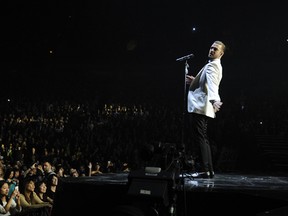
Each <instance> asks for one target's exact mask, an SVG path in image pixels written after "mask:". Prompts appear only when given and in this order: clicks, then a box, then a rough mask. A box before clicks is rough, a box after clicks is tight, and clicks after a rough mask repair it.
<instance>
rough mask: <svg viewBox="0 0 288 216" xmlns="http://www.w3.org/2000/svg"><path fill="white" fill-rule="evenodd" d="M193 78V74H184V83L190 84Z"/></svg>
mask: <svg viewBox="0 0 288 216" xmlns="http://www.w3.org/2000/svg"><path fill="white" fill-rule="evenodd" d="M194 79H195V77H194V76H191V75H186V84H191V82H192V81H193V80H194Z"/></svg>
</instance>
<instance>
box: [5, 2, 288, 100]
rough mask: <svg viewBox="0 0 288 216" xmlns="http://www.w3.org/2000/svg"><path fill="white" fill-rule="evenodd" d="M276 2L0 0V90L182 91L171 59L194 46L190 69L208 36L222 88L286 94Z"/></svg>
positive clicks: (285, 45)
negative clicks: (216, 45) (216, 52)
mask: <svg viewBox="0 0 288 216" xmlns="http://www.w3.org/2000/svg"><path fill="white" fill-rule="evenodd" d="M282 2H283V3H277V4H276V3H273V2H270V3H263V2H261V5H253V6H251V5H250V4H249V3H247V4H245V3H243V2H239V3H237V2H236V3H235V2H233V1H227V2H225V1H223V2H221V1H214V2H212V3H211V2H208V1H192V0H179V1H163V0H160V1H140V0H134V1H133V0H117V1H111V0H110V1H109V0H97V1H89V2H88V1H87V2H86V1H78V2H76V1H67V2H66V1H65V2H64V1H59V2H56V1H45V2H43V1H34V2H31V1H30V2H28V3H27V1H23V2H19V3H17V4H16V3H15V2H10V3H9V2H8V3H5V5H4V3H2V6H1V18H2V19H1V35H0V39H1V40H0V48H1V70H2V73H1V74H2V82H3V83H2V87H3V89H4V91H3V92H2V94H1V95H2V96H5V97H6V96H7V95H9V94H11V95H18V94H19V95H21V94H28V95H35V94H37V95H38V96H42V95H55V94H59V95H60V94H63V93H65V95H66V94H71V95H75V96H76V95H79V96H81V95H83V94H84V95H89V96H91V95H92V96H93V95H94V94H105V93H106V95H107V97H110V96H112V95H113V96H117V95H118V96H120V97H123V95H124V96H125V97H129V96H131V98H136V97H137V98H140V97H153V96H155V95H158V94H159V95H161V96H160V97H162V98H163V97H170V96H169V95H170V94H171V98H174V97H175V98H177V97H179V96H180V97H182V90H183V82H182V81H183V77H184V64H183V63H182V62H176V61H175V60H176V58H178V57H181V56H184V55H187V54H191V53H193V54H194V58H193V59H191V60H189V65H190V68H189V69H190V73H191V74H194V73H196V72H197V70H198V69H199V68H200V67H202V65H203V63H204V62H205V60H206V56H207V53H208V49H209V47H210V45H211V43H212V42H213V41H214V40H222V41H223V42H224V43H226V45H227V47H228V50H227V52H226V54H225V56H224V57H223V60H222V62H223V68H224V71H223V72H224V76H223V81H222V85H223V88H222V91H223V94H224V95H225V94H227V97H228V93H231V92H234V93H236V94H240V93H241V92H242V93H243V91H244V92H245V91H248V92H249V91H251V88H252V90H253V88H257V91H256V92H254V93H261V92H266V91H268V90H269V88H270V90H271V86H272V88H273V89H275V93H277V92H278V91H281V92H283V91H284V92H287V89H286V86H285V85H286V83H287V72H288V71H287V63H286V61H287V57H288V56H287V49H288V42H287V38H288V35H287V34H288V27H287V26H288V25H287V23H286V22H287V20H288V19H287V16H288V15H287V14H288V13H286V5H285V1H282ZM276 73H277V75H276ZM251 86H253V87H251ZM259 88H260V90H259ZM267 88H268V89H267ZM35 89H36V90H37V91H35ZM31 90H32V91H31ZM258 91H259V92H258ZM270 92H271V94H272V92H274V91H270Z"/></svg>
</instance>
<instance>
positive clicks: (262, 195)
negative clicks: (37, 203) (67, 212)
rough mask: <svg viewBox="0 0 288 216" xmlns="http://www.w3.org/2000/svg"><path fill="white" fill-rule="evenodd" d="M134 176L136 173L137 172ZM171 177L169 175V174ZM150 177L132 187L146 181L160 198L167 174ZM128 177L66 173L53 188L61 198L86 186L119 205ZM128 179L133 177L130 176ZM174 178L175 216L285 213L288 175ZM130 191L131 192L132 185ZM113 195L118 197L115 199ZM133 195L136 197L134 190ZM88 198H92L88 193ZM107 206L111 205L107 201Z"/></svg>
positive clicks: (234, 174)
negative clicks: (78, 175)
mask: <svg viewBox="0 0 288 216" xmlns="http://www.w3.org/2000/svg"><path fill="white" fill-rule="evenodd" d="M132 176H133V175H132ZM136 176H137V177H139V174H137V175H136ZM181 176H184V177H181ZM174 177H175V176H172V178H174ZM153 178H154V177H152V178H150V177H148V178H147V176H143V178H141V176H140V181H137V185H136V191H137V187H140V188H139V190H141V187H142V185H141V184H143V188H145V187H146V186H147V185H148V188H151V191H152V194H153V192H154V191H153V190H156V193H157V196H158V195H159V196H160V198H163V197H162V196H165V193H164V192H163V193H162V191H161V190H165V187H164V188H163V187H162V186H163V184H164V185H165V184H166V183H167V182H168V183H167V188H168V189H166V190H168V192H169V190H170V189H169V187H170V186H169V185H170V180H171V176H165V175H164V176H161V178H160V179H159V178H157V177H156V178H155V181H154V180H153ZM128 179H129V174H128V173H113V174H100V175H98V176H93V177H78V178H71V177H69V178H64V179H61V181H60V185H59V187H60V189H59V190H58V189H57V193H58V197H60V198H61V199H62V200H63V198H65V197H67V196H66V195H65V194H68V196H69V194H70V193H69V190H75V189H77V188H78V189H80V190H82V188H87V187H88V188H90V189H91V191H92V192H93V193H94V191H95V193H96V194H97V193H98V194H99V195H100V196H102V199H103V197H104V196H106V197H107V196H110V197H111V194H112V196H113V197H114V199H113V200H112V202H116V205H118V203H117V202H120V203H121V205H122V204H123V202H125V201H123V200H125V198H123V197H126V193H127V191H128V190H129V187H130V186H129V183H128V182H129V181H128ZM131 179H132V180H134V177H133V178H130V180H131ZM176 179H177V182H179V184H180V187H177V189H175V190H174V189H173V193H175V202H174V203H173V205H174V208H175V209H176V210H175V212H176V213H175V215H178V216H188V215H189V216H190V215H195V214H196V213H195V212H197V214H199V212H201V213H203V214H206V213H207V214H208V213H209V214H211V213H215V214H220V215H257V216H262V215H263V216H264V215H269V216H270V215H275V216H276V215H277V216H279V215H281V216H282V215H283V216H284V215H288V213H287V211H288V208H287V206H288V176H284V175H272V174H269V175H268V174H251V173H249V174H245V173H216V175H215V177H214V178H213V179H204V178H193V177H192V176H191V175H190V174H187V173H183V175H182V174H181V175H179V178H176ZM138 180H139V178H138ZM130 182H131V181H130ZM132 182H133V181H132ZM155 182H156V184H155ZM69 185H70V186H71V187H70V186H69ZM89 185H90V186H89ZM139 185H140V186H139ZM82 186H83V187H82ZM150 186H151V187H150ZM70 188H73V189H70ZM145 190H146V189H145ZM149 190H150V189H149ZM133 192H135V187H134V189H133ZM133 192H132V193H133ZM135 193H136V192H135ZM169 194H171V193H169ZM82 195H86V194H80V196H82ZM86 196H87V195H86ZM168 196H170V195H168ZM97 197H98V196H97ZM115 197H118V198H117V199H116V198H115ZM56 198H57V197H56ZM60 198H59V199H60ZM134 198H137V194H136V196H134ZM90 199H93V198H92V197H91V198H90ZM94 199H95V200H98V199H99V197H98V198H96V197H95V198H94ZM169 199H170V198H169ZM110 200H111V199H110ZM120 200H121V201H120ZM173 200H174V199H173ZM98 201H99V200H98ZM98 203H99V202H98ZM105 203H106V201H103V203H102V204H101V207H104V206H105ZM170 203H171V202H170ZM62 204H63V201H62ZM56 205H57V203H56ZM69 205H70V204H69ZM109 206H110V207H111V202H110V205H109ZM112 206H113V205H112ZM165 206H166V205H165ZM70 207H71V205H70ZM167 208H170V204H168V206H167ZM56 209H57V207H56ZM74 210H77V209H74ZM73 213H75V211H73ZM107 214H108V213H107ZM56 215H60V214H55V213H54V214H52V216H56ZM130 215H132V214H130ZM163 215H164V213H163ZM159 216H161V214H159Z"/></svg>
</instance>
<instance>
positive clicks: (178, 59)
mask: <svg viewBox="0 0 288 216" xmlns="http://www.w3.org/2000/svg"><path fill="white" fill-rule="evenodd" d="M193 57H194V54H189V55H186V56H183V57H180V58H177V59H176V61H184V60H187V59H190V58H193Z"/></svg>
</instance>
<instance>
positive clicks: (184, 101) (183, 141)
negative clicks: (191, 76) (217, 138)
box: [181, 60, 189, 153]
mask: <svg viewBox="0 0 288 216" xmlns="http://www.w3.org/2000/svg"><path fill="white" fill-rule="evenodd" d="M188 68H189V64H188V63H187V60H186V61H185V67H184V82H183V83H184V95H183V110H182V131H181V150H182V151H183V152H182V153H185V129H186V127H185V125H186V124H185V123H186V121H185V119H186V118H185V116H186V106H187V101H186V98H187V89H186V86H187V85H186V76H187V74H188Z"/></svg>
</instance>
